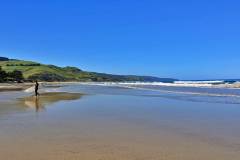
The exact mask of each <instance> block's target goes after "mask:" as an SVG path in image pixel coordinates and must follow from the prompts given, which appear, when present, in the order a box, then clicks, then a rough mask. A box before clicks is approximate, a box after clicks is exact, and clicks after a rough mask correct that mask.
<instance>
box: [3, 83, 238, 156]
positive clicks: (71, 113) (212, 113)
mask: <svg viewBox="0 0 240 160" xmlns="http://www.w3.org/2000/svg"><path fill="white" fill-rule="evenodd" d="M72 88H74V89H75V90H74V93H71V92H69V91H70V89H71V90H72V92H73V89H72ZM77 88H79V92H77V90H76V89H77ZM57 90H58V92H56V88H51V87H50V88H49V90H48V91H49V93H41V96H40V97H39V99H36V98H35V97H33V96H32V95H29V94H26V95H24V94H23V93H22V91H15V92H2V93H0V100H1V101H0V128H1V130H0V141H1V143H0V155H1V158H3V159H5V160H12V159H16V160H32V159H36V160H52V159H58V160H65V159H68V160H75V159H81V160H103V159H104V160H122V159H125V160H132V159H139V160H140V159H142V160H145V159H149V160H193V159H194V160H202V159H206V160H208V159H209V160H210V159H218V160H236V159H239V158H240V147H239V144H240V137H239V135H240V127H239V125H238V122H239V120H240V118H239V114H240V109H239V105H238V104H225V103H208V102H204V101H201V102H193V101H189V100H187V99H186V100H182V99H175V98H166V97H157V96H142V95H146V94H148V93H147V92H146V91H138V90H132V89H126V88H125V89H121V88H116V87H103V86H85V85H82V86H78V85H74V86H66V87H65V88H64V87H63V88H61V87H60V88H57ZM53 91H54V92H53ZM67 91H68V92H67ZM80 91H81V92H80ZM110 93H111V94H110ZM129 93H131V95H129ZM175 96H181V95H178V94H177V95H175ZM223 117H224V118H223Z"/></svg>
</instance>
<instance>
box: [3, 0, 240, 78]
mask: <svg viewBox="0 0 240 160" xmlns="http://www.w3.org/2000/svg"><path fill="white" fill-rule="evenodd" d="M239 8H240V2H238V1H232V0H228V1H227V0H215V1H213V0H198V1H197V0H195V1H194V0H181V1H179V0H101V1H100V0H88V1H77V0H76V1H73V0H65V1H61V0H58V1H53V0H52V1H51V0H41V1H26V0H22V1H17V0H16V1H11V0H8V1H1V0H0V56H7V57H11V58H19V59H27V60H35V61H39V62H42V63H47V64H56V65H60V66H66V65H71V66H78V67H79V68H81V69H84V70H90V71H98V72H106V73H116V74H138V75H154V76H160V77H174V78H180V79H212V78H216V79H218V78H219V79H221V78H240V63H239V61H240V21H239V19H240V10H239Z"/></svg>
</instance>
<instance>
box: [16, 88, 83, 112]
mask: <svg viewBox="0 0 240 160" xmlns="http://www.w3.org/2000/svg"><path fill="white" fill-rule="evenodd" d="M82 96H83V94H81V93H67V92H51V93H42V94H41V95H40V96H39V97H35V96H29V97H24V98H20V99H19V103H20V105H21V106H24V107H28V108H33V109H35V110H36V112H38V111H41V110H44V109H45V107H46V106H48V105H51V104H53V103H56V102H59V101H69V100H77V99H80V98H81V97H82Z"/></svg>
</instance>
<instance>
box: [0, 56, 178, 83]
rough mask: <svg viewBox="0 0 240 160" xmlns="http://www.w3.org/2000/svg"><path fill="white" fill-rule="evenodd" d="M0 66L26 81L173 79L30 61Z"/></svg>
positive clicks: (4, 61) (3, 61) (3, 60)
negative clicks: (21, 74)
mask: <svg viewBox="0 0 240 160" xmlns="http://www.w3.org/2000/svg"><path fill="white" fill-rule="evenodd" d="M0 66H1V67H2V69H3V70H5V71H6V72H12V71H14V70H19V71H21V72H22V73H23V76H24V78H25V79H27V80H35V79H37V80H40V81H163V82H170V81H174V79H169V78H158V77H151V76H134V75H112V74H104V73H96V72H87V71H82V70H80V69H78V68H76V67H58V66H54V65H46V64H40V63H37V62H32V61H23V60H11V59H7V58H5V57H0Z"/></svg>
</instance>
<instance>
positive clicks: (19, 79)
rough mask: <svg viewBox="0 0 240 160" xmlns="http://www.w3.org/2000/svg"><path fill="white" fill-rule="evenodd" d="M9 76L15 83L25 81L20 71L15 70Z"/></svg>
mask: <svg viewBox="0 0 240 160" xmlns="http://www.w3.org/2000/svg"><path fill="white" fill-rule="evenodd" d="M8 74H9V78H11V79H12V80H13V81H17V82H22V81H23V79H24V78H23V74H22V72H21V71H18V70H14V71H13V72H10V73H8Z"/></svg>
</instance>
